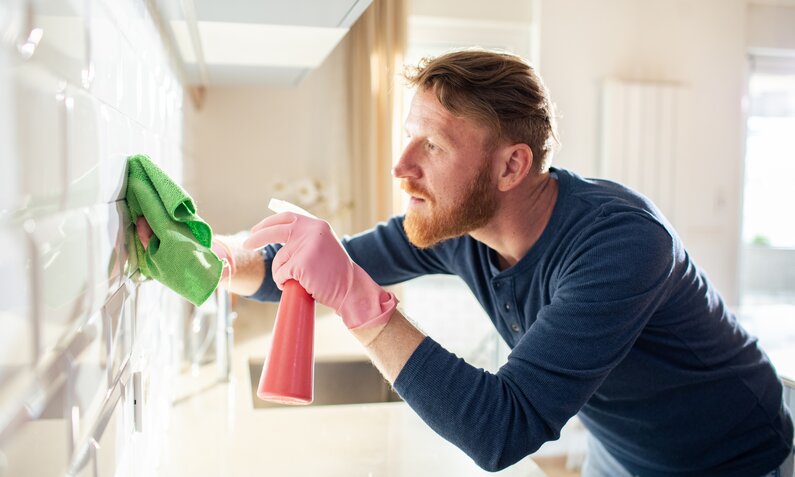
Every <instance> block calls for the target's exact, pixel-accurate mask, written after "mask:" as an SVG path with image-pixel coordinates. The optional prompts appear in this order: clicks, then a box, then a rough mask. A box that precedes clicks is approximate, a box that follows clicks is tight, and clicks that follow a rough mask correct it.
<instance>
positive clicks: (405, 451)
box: [160, 304, 545, 477]
mask: <svg viewBox="0 0 795 477" xmlns="http://www.w3.org/2000/svg"><path fill="white" fill-rule="evenodd" d="M241 306H242V308H247V307H251V306H252V305H248V304H241ZM260 310H261V309H260ZM269 310H273V311H269V312H268V313H269V314H271V318H270V319H271V320H272V314H273V313H274V311H275V307H273V308H270V309H269ZM244 311H249V312H250V310H241V319H239V320H238V322H239V323H237V324H236V325H235V332H236V334H237V335H238V338H237V339H236V343H235V349H234V350H233V355H232V356H233V360H232V377H231V380H230V382H228V383H224V382H218V379H217V371H216V368H215V365H214V364H212V363H211V364H207V365H205V366H203V367H202V368H201V369H200V370H199V372H198V373H195V374H191V373H190V372H185V373H183V374H181V375H180V376H179V378H178V379H179V382H178V383H177V395H176V397H175V402H174V405H173V409H172V412H171V423H170V430H169V435H168V437H167V442H168V444H167V447H166V448H165V449H164V450H163V454H162V462H161V465H160V475H163V476H169V477H178V476H191V477H201V476H224V477H227V476H251V475H260V476H269V475H272V476H279V477H289V476H296V477H298V476H301V477H303V476H319V477H335V476H339V477H343V476H344V477H351V476H365V477H377V476H386V477H404V476H405V477H409V476H411V477H417V476H435V477H436V476H439V477H444V476H451V477H452V476H455V477H467V476H485V475H501V476H522V477H544V476H545V474H544V473H543V472H542V471H541V470H540V469H539V468H538V466H537V465H536V464H535V463H534V462H533V461H532V459H531V458H530V457H527V458H525V459H524V460H522V461H520V462H519V463H517V464H515V465H513V466H511V467H510V468H508V469H505V470H504V471H502V472H497V473H490V472H486V471H484V470H482V469H480V468H479V467H478V466H477V465H476V464H475V463H474V462H473V461H472V460H471V459H470V458H469V457H468V456H467V455H466V454H464V453H463V452H462V451H461V450H459V449H458V448H457V447H455V446H454V445H452V444H450V443H448V442H447V441H445V440H444V439H442V438H441V437H440V436H438V435H437V434H436V433H434V432H433V431H432V430H431V429H430V428H429V427H428V426H427V425H426V424H425V423H424V422H422V420H421V419H420V418H419V417H418V416H417V415H416V414H415V413H414V412H413V411H412V410H411V409H410V408H409V407H408V405H407V404H405V403H403V402H389V403H374V404H351V405H333V406H308V407H300V406H299V407H279V408H269V409H255V408H254V407H253V405H252V395H251V391H250V386H251V378H250V377H249V360H250V359H252V358H254V359H257V358H258V359H262V358H263V357H264V355H265V352H266V350H267V349H268V346H269V340H270V328H271V326H272V322H271V321H270V320H268V318H267V317H261V318H259V319H257V318H252V317H251V316H249V315H250V314H251V313H248V314H247V313H245V312H244ZM260 313H261V312H260ZM320 313H321V311H320V310H319V314H320ZM315 356H316V358H317V359H352V358H353V359H357V358H358V359H366V357H365V355H364V352H363V350H362V349H361V346H360V345H359V343H358V342H357V341H356V340H355V339H354V338H353V337H352V336H351V335H350V333H349V332H348V331H347V330H346V329H345V327H344V325H342V322H341V320H339V319H338V318H337V317H335V316H320V317H319V318H318V319H317V322H316V330H315ZM256 384H257V383H254V385H256Z"/></svg>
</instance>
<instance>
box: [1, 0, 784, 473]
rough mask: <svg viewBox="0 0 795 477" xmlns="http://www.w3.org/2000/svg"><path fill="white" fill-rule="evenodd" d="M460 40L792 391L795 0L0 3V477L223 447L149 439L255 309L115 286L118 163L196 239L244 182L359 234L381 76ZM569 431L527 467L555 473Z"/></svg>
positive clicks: (428, 293)
mask: <svg viewBox="0 0 795 477" xmlns="http://www.w3.org/2000/svg"><path fill="white" fill-rule="evenodd" d="M473 46H478V47H485V48H496V49H502V50H506V51H510V52H513V53H516V54H519V55H521V56H523V57H525V58H527V59H528V60H529V61H530V62H531V63H532V64H533V65H535V67H536V68H537V69H538V71H539V72H540V74H541V76H542V77H543V79H544V81H545V83H546V85H547V87H548V89H549V90H550V93H551V96H552V99H553V102H554V103H555V104H556V105H557V110H558V127H559V134H560V138H561V143H562V147H561V149H560V150H559V152H558V153H557V154H556V155H555V157H554V159H553V165H556V166H558V167H564V168H568V169H571V170H573V171H574V172H576V173H578V174H580V175H584V176H594V177H605V178H609V179H613V180H617V181H620V182H623V183H625V184H627V185H629V186H631V187H633V188H635V189H637V190H639V191H641V192H643V193H644V194H646V195H648V196H649V197H650V198H651V199H652V200H654V201H655V202H656V203H657V205H658V206H659V207H660V208H661V209H662V211H663V212H664V213H665V214H666V216H667V217H668V218H669V220H670V221H671V222H672V223H673V225H674V227H675V228H676V229H677V230H678V232H679V234H680V235H681V237H682V239H683V241H684V243H685V245H686V247H687V249H688V251H689V252H690V254H691V255H692V256H693V258H694V259H695V260H696V262H697V263H698V264H699V265H700V266H701V267H702V268H703V269H704V270H705V271H706V272H707V275H708V276H709V279H710V280H711V281H712V282H713V283H714V284H715V285H716V286H717V289H718V290H719V291H720V292H721V294H722V295H723V296H724V297H725V298H726V300H727V302H728V303H729V304H730V305H731V306H732V307H733V309H734V310H735V311H736V312H737V314H738V318H739V319H740V320H741V321H742V322H743V324H744V325H745V326H746V327H747V328H749V329H750V330H751V331H752V332H753V333H755V334H756V335H757V336H759V338H760V341H761V343H762V346H763V347H764V348H765V349H766V350H767V351H768V353H769V354H770V355H771V357H772V358H773V360H774V363H775V364H776V365H777V367H778V368H779V370H780V372H781V373H782V374H785V375H786V376H789V379H792V380H795V373H793V372H792V363H793V362H795V356H793V349H795V218H793V217H795V215H793V211H792V210H793V208H794V207H795V188H793V187H792V185H791V183H792V181H793V178H795V0H492V1H490V2H486V3H484V2H480V1H477V0H456V1H453V0H425V1H420V0H413V1H412V0H291V1H279V0H264V1H258V2H252V1H246V0H228V1H224V2H217V1H213V0H0V171H1V172H0V245H2V246H0V271H2V273H3V278H2V280H3V286H2V287H0V299H1V300H2V301H0V326H2V329H1V331H0V476H12V475H13V476H16V475H64V474H68V475H103V476H104V475H136V476H137V475H157V474H158V473H160V474H164V475H176V474H182V473H183V472H184V475H189V471H188V470H186V469H187V468H186V467H185V465H186V464H185V462H186V461H187V460H188V459H189V457H187V456H188V455H190V449H191V448H193V449H195V448H196V446H197V445H198V446H202V445H203V446H210V448H212V449H214V450H215V451H217V452H219V453H220V454H221V455H227V454H228V455H232V454H233V452H234V451H233V450H230V449H229V448H228V447H224V446H225V445H223V444H217V443H216V444H210V443H207V442H204V441H202V442H204V443H203V444H197V443H196V442H194V441H190V440H188V441H187V442H186V443H185V444H184V446H185V447H184V448H182V447H180V444H175V443H174V442H175V441H177V440H180V439H178V438H176V437H175V436H185V435H191V434H194V436H196V435H198V434H201V432H198V431H196V429H195V428H193V427H191V426H195V425H196V422H197V421H196V420H193V421H191V419H190V418H188V417H186V416H185V415H182V414H181V412H182V411H181V410H180V409H181V408H180V407H179V404H183V403H185V402H187V401H190V399H191V396H193V395H194V394H196V393H198V392H199V391H197V389H199V390H201V389H205V388H203V387H202V386H201V385H199V384H197V383H198V382H199V381H197V379H201V378H202V377H204V378H205V379H208V380H209V381H208V382H211V383H216V384H217V383H219V382H221V383H226V384H225V386H226V388H224V389H225V390H224V391H223V393H226V394H223V393H222V394H223V395H224V396H226V397H224V398H219V399H222V400H225V401H224V403H225V404H224V406H227V405H228V406H232V404H230V403H238V405H239V402H240V401H239V395H241V394H242V395H246V396H247V394H246V392H247V391H246V392H238V393H237V395H238V397H232V394H229V392H230V389H234V388H235V386H236V385H235V384H234V383H235V380H234V375H235V372H236V371H235V369H236V368H235V367H234V366H235V365H234V363H235V360H236V359H237V356H238V354H239V353H241V352H242V351H241V350H243V349H247V348H246V344H247V343H256V346H257V349H260V350H261V351H260V352H259V354H260V355H262V354H264V350H265V349H266V346H265V344H263V343H265V342H266V340H267V334H268V332H269V331H270V327H271V326H272V320H273V314H274V310H275V308H274V305H272V304H258V303H252V302H246V301H244V300H237V298H236V297H227V296H226V295H225V294H224V293H220V292H219V293H217V294H216V295H215V296H214V297H213V299H212V300H211V301H210V302H208V304H207V305H205V306H204V307H203V308H196V307H192V306H191V305H189V304H187V303H186V302H184V300H182V299H181V298H179V297H178V296H177V295H175V294H173V293H172V292H171V291H169V290H167V289H165V288H163V287H162V286H160V285H159V284H157V283H153V282H151V281H142V280H141V277H140V276H139V275H138V274H137V273H136V271H137V266H136V264H135V260H134V254H131V253H130V250H129V245H130V242H129V237H128V236H127V233H128V232H129V228H128V225H129V218H128V217H127V209H126V206H125V203H124V194H125V189H124V186H125V164H126V157H127V156H129V155H131V154H139V153H142V154H148V155H149V156H150V157H151V158H152V159H153V160H154V161H155V162H156V163H158V164H159V165H160V166H161V167H162V168H163V169H164V170H165V171H166V172H167V173H168V174H169V175H171V176H172V177H173V178H175V180H176V181H177V182H179V183H180V184H181V185H183V186H184V188H185V189H186V190H187V191H188V192H190V193H191V195H192V196H193V198H194V200H195V202H196V205H197V207H198V211H199V214H200V215H201V216H202V217H203V218H204V219H205V220H206V221H207V222H208V223H209V224H210V225H211V226H212V227H213V230H214V231H215V232H216V233H221V234H234V233H237V232H239V231H241V230H247V229H248V228H250V227H251V226H252V225H253V224H255V223H257V222H258V221H259V220H261V219H262V218H263V217H264V216H266V215H268V214H269V212H268V210H267V203H268V200H269V199H270V198H271V197H279V198H282V199H285V200H289V201H292V202H295V203H297V204H298V205H300V206H302V207H304V208H306V209H308V210H310V211H311V212H313V213H315V214H316V215H319V216H322V217H324V218H326V219H327V220H328V221H329V222H331V224H332V225H333V226H334V228H335V230H336V231H337V233H338V234H339V235H344V234H351V233H355V232H359V231H362V230H364V229H366V228H369V227H371V226H372V225H374V224H375V223H377V222H378V221H380V220H385V219H386V218H388V217H389V216H390V215H393V214H396V213H400V212H401V210H402V208H403V202H402V200H403V199H402V196H401V193H400V191H399V188H398V187H397V182H396V181H394V180H393V179H392V178H391V174H390V169H391V166H392V163H393V161H395V160H396V159H397V157H398V155H399V153H400V151H401V149H402V143H401V141H402V140H403V137H404V135H403V133H402V131H401V125H402V122H403V119H404V118H405V115H406V113H407V107H408V104H409V102H410V100H411V94H412V92H411V91H410V90H407V89H406V88H405V87H404V85H403V83H402V80H401V72H402V69H403V66H404V65H405V64H409V65H411V64H415V63H416V62H417V61H418V60H419V59H420V58H422V57H424V56H429V55H430V56H432V55H437V54H440V53H443V52H446V51H449V50H451V49H455V48H462V47H473ZM398 293H399V294H400V296H401V297H402V303H403V304H404V307H405V310H406V312H407V313H408V315H409V316H411V317H412V319H414V320H416V321H417V322H419V324H420V325H421V327H422V328H423V329H424V330H425V331H426V332H427V333H429V334H430V335H432V336H434V338H436V339H437V340H438V341H440V342H442V344H444V345H445V346H447V347H448V348H450V349H452V350H453V351H455V352H456V353H458V354H459V355H461V356H462V357H464V358H465V359H467V360H468V361H470V362H472V363H474V364H476V365H478V366H481V367H483V368H485V369H489V370H496V369H498V367H499V366H500V365H501V363H502V362H504V359H505V356H506V355H507V352H508V350H507V349H506V348H505V346H504V345H503V344H502V343H501V341H500V340H499V339H498V337H497V336H496V333H495V332H494V331H493V329H492V327H491V324H490V323H489V321H488V319H487V318H486V317H485V315H484V314H483V313H482V312H481V311H480V308H479V307H478V305H477V303H476V301H475V299H474V298H473V297H472V295H471V294H470V293H469V291H468V290H467V289H466V288H465V287H464V286H463V285H462V284H461V283H460V282H459V281H457V280H456V279H453V278H449V277H426V278H423V279H420V280H417V281H415V282H412V283H410V284H406V285H403V286H401V287H399V288H398ZM228 300H231V301H232V303H231V304H230V302H229V301H228ZM235 317H237V318H236V319H235ZM233 322H234V323H233ZM329 322H331V320H329ZM319 323H323V321H319ZM329 326H333V325H330V324H329ZM321 328H322V326H321ZM319 332H320V331H319ZM329 333H331V335H329V336H334V338H333V340H337V339H338V335H336V334H334V333H335V332H333V331H331V332H329ZM339 339H341V340H343V341H344V339H345V338H339ZM333 340H332V339H329V344H328V346H329V349H332V348H333V349H337V348H336V347H337V344H333V343H331V341H333ZM319 343H320V346H321V348H323V346H324V345H323V338H322V336H320V335H319ZM335 343H336V342H335ZM208 350H209V351H208ZM350 352H352V351H345V353H350ZM246 353H248V351H246ZM246 359H247V358H246ZM208 363H209V364H208ZM210 365H211V368H212V369H210V368H208V366H210ZM246 373H248V371H246ZM229 383H232V384H229ZM208 386H210V385H208ZM212 386H215V384H213V385H212ZM212 386H210V387H212ZM217 387H218V386H216V387H215V388H213V389H214V390H215V391H217V389H216V388H217ZM246 403H247V404H246V405H247V406H249V407H250V405H251V403H250V402H249V401H246ZM226 409H227V410H228V409H229V408H228V407H227V408H226ZM351 412H352V411H351ZM229 413H232V414H234V413H233V412H232V411H229ZM270 416H273V414H271V415H270ZM268 419H270V418H268ZM313 419H314V418H313ZM267 422H270V421H267ZM308 422H315V421H312V420H310V421H308ZM318 422H319V421H318ZM227 424H228V423H227ZM225 425H226V424H225ZM192 430H193V431H195V432H192ZM252 432H253V431H252ZM351 432H353V431H351ZM368 432H369V431H368ZM373 432H374V431H373ZM581 432H582V430H581V429H580V428H579V427H578V425H577V423H576V419H575V420H573V422H572V423H571V424H570V425H569V426H567V427H566V428H564V436H563V438H562V439H561V440H560V441H558V442H556V443H551V444H550V445H548V446H545V448H542V451H541V452H540V453H539V454H538V455H537V456H536V459H535V460H536V461H538V462H543V461H544V459H545V458H546V456H553V457H555V458H557V457H559V456H564V457H565V460H567V461H568V464H569V467H570V468H571V469H576V464H577V463H578V462H579V460H581V456H582V449H581V447H580V443H581ZM210 434H212V432H211V433H210ZM349 437H350V438H351V439H355V438H356V435H354V434H351V435H350V436H349ZM429 439H433V437H429ZM183 440H184V439H183ZM433 442H436V441H433ZM274 445H276V443H274ZM284 445H287V444H284ZM434 445H435V444H434ZM439 445H441V444H439ZM219 448H223V449H225V450H223V452H222V451H219V450H218V449H219ZM43 449H46V451H43ZM182 452H184V454H183V453H182ZM211 454H212V453H211ZM277 454H278V453H277V452H275V451H274V454H273V458H274V459H275V461H276V462H278V456H277ZM401 455H402V454H401ZM43 457H46V459H44V458H43ZM192 458H193V457H191V459H192ZM231 458H232V457H230V459H231ZM249 458H250V457H249ZM412 458H414V459H415V460H416V456H414V457H412ZM237 462H238V463H239V462H240V459H238V460H237ZM319 462H321V464H322V463H323V462H325V464H328V461H323V459H319ZM321 464H318V465H321ZM349 464H350V465H352V466H354V467H347V469H348V470H350V469H351V468H357V469H359V467H355V465H354V464H351V463H349ZM392 464H394V462H392ZM238 465H239V467H236V468H235V469H236V471H237V472H239V474H240V475H248V473H249V472H250V470H251V467H248V468H247V467H245V466H244V465H243V464H238ZM306 465H309V464H306ZM218 468H219V469H223V466H220V464H219V467H218ZM340 468H346V466H345V464H344V463H342V464H340ZM365 468H368V467H366V466H365V467H362V468H361V469H365ZM390 468H394V466H392V467H390ZM176 469H179V470H176ZM279 469H281V470H279ZM285 469H292V470H290V471H287V470H285ZM216 470H217V469H216ZM227 471H228V473H224V472H227ZM304 471H306V472H309V470H307V469H303V470H296V468H294V467H289V465H288V464H286V463H285V467H284V468H280V467H278V466H277V467H274V468H273V473H274V475H290V473H291V472H298V473H295V474H293V475H307V474H305V473H304V474H301V472H304ZM175 472H176V474H175ZM192 472H194V473H192V474H190V475H202V472H201V471H198V474H197V473H195V472H197V471H196V469H194V470H193V471H192ZM207 472H208V473H207V474H206V475H215V473H213V472H210V471H209V470H207ZM219 472H220V473H219V474H218V475H233V474H234V473H235V472H232V471H230V470H229V469H228V468H227V469H226V470H219ZM459 472H460V473H459V474H457V475H469V474H466V472H465V471H459ZM467 472H468V471H467ZM472 472H475V471H474V470H473V471H472ZM549 472H550V475H553V474H552V473H551V472H552V471H551V470H550V471H549ZM564 472H565V470H564ZM332 474H333V472H332V473H329V474H322V473H321V474H319V475H332ZM376 474H378V472H376ZM333 475H337V474H333ZM339 475H354V474H339ZM365 475H366V474H365ZM386 475H402V474H400V472H397V471H395V472H392V473H387V474H386ZM414 475H417V474H414ZM428 475H430V474H428ZM434 475H441V474H438V473H437V474H434ZM471 475H479V474H475V473H473V474H471ZM517 475H519V474H517ZM521 475H531V474H528V473H524V474H521ZM533 475H534V474H533Z"/></svg>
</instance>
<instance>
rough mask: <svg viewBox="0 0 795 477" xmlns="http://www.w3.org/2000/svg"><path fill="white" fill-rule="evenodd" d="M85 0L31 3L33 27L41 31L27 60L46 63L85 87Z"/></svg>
mask: <svg viewBox="0 0 795 477" xmlns="http://www.w3.org/2000/svg"><path fill="white" fill-rule="evenodd" d="M85 6H86V5H85V3H84V2H71V1H69V2H64V1H61V0H40V1H37V2H35V3H34V4H33V12H34V16H33V19H32V21H33V24H32V27H33V28H40V29H41V31H42V35H41V41H40V42H39V44H38V47H37V48H36V51H35V53H34V54H33V56H32V57H31V59H30V61H32V62H35V63H38V64H42V65H46V67H47V69H49V70H50V71H53V72H55V73H56V74H58V75H59V76H60V77H62V78H64V79H66V80H67V81H69V82H70V83H71V84H74V85H82V86H85V85H86V84H87V81H88V80H90V71H89V54H90V52H89V37H88V29H87V22H88V20H89V12H88V11H87V10H86V9H85Z"/></svg>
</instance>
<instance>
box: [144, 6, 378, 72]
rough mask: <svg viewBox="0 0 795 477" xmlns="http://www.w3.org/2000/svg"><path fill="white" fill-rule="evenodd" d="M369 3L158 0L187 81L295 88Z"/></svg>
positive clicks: (329, 51) (326, 54)
mask: <svg viewBox="0 0 795 477" xmlns="http://www.w3.org/2000/svg"><path fill="white" fill-rule="evenodd" d="M371 2H372V0H257V1H253V0H226V1H224V2H219V1H217V0H182V1H178V0H163V3H162V5H159V7H160V9H161V10H162V12H163V15H164V17H165V18H166V19H167V20H168V23H169V24H170V26H171V32H172V34H173V37H174V41H175V43H176V45H177V49H178V51H179V53H180V56H181V57H182V61H183V63H184V66H185V72H186V75H187V80H188V82H189V83H191V84H205V85H241V84H262V85H282V86H286V85H297V84H299V83H300V82H301V80H303V78H304V77H305V76H306V75H307V73H308V72H309V71H311V70H312V69H313V68H315V67H317V66H319V65H320V64H321V63H322V62H323V60H324V59H325V58H326V57H327V56H328V54H329V53H331V51H332V50H333V49H334V47H335V46H336V45H337V44H338V43H339V41H340V40H341V39H342V38H343V37H344V36H345V34H346V33H347V32H348V29H349V28H350V26H351V25H353V23H354V22H355V21H356V19H357V18H359V16H360V15H361V14H362V13H363V12H364V11H365V10H366V9H367V7H368V6H370V4H371Z"/></svg>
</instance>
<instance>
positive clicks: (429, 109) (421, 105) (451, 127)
mask: <svg viewBox="0 0 795 477" xmlns="http://www.w3.org/2000/svg"><path fill="white" fill-rule="evenodd" d="M420 95H422V97H418V96H420ZM404 128H405V129H406V131H407V132H408V133H409V134H413V133H416V132H417V131H421V132H423V133H425V134H433V135H434V136H437V137H443V138H445V139H446V140H448V141H449V142H453V143H458V142H460V141H459V140H458V138H459V137H460V136H461V133H471V132H473V130H475V129H482V128H480V127H478V125H477V124H476V123H475V122H474V121H473V120H471V119H468V118H464V117H460V116H455V115H454V114H453V113H451V112H450V111H448V110H447V109H446V108H445V107H444V106H442V104H441V103H440V102H439V100H438V99H436V96H435V95H434V94H433V93H432V92H430V91H425V92H419V91H418V92H417V94H416V95H415V96H414V99H413V100H412V102H411V109H410V111H409V115H408V117H407V118H406V122H405V123H404Z"/></svg>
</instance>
